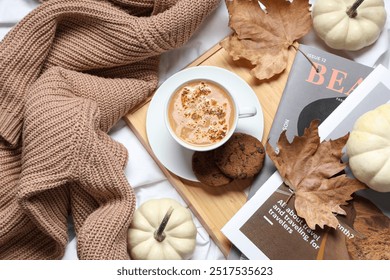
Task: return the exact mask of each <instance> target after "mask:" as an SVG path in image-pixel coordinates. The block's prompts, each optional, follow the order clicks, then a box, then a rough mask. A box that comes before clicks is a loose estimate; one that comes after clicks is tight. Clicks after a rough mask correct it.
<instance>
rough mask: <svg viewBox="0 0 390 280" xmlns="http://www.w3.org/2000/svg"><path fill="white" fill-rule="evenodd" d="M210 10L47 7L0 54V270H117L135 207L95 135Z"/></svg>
mask: <svg viewBox="0 0 390 280" xmlns="http://www.w3.org/2000/svg"><path fill="white" fill-rule="evenodd" d="M218 2H219V0H197V1H194V0H111V1H103V0H101V1H99V0H49V1H43V4H41V5H40V6H39V7H38V8H37V9H35V10H34V11H32V12H31V13H30V14H29V15H27V16H26V17H25V18H24V19H23V20H22V21H21V22H20V23H19V24H18V25H17V26H16V27H15V28H13V29H12V31H11V32H10V33H9V34H8V35H7V36H6V37H5V38H4V40H3V41H2V42H1V44H0V259H58V258H61V257H62V256H63V254H64V250H65V246H66V244H67V241H68V240H67V239H68V235H67V219H68V216H69V215H71V217H72V218H73V221H74V225H75V231H76V234H77V238H78V243H77V249H78V256H79V258H81V259H127V258H129V255H128V253H127V249H126V232H127V228H128V226H129V223H130V222H131V218H132V214H133V211H134V208H135V196H134V193H133V190H132V188H131V187H130V185H129V184H128V182H127V180H126V177H125V176H124V172H123V169H124V166H125V164H126V159H127V151H126V150H125V148H124V147H123V146H122V145H121V144H119V143H117V142H115V141H113V140H112V139H111V138H110V137H109V136H108V135H107V134H106V133H107V131H109V129H110V128H111V127H112V126H113V125H114V124H115V123H116V122H117V121H118V120H119V119H120V118H121V117H122V116H123V115H124V114H125V113H126V112H128V111H129V110H130V109H131V108H132V107H134V106H135V105H137V104H138V103H139V102H141V101H142V100H144V99H145V98H146V97H147V96H148V95H150V93H151V92H152V91H153V90H154V89H155V87H156V85H157V78H158V77H157V69H158V55H160V54H161V53H162V52H164V51H167V50H170V49H173V48H175V47H178V46H180V45H182V44H184V43H185V42H186V41H187V40H188V38H189V37H190V35H191V34H192V33H193V32H194V31H195V30H196V28H197V27H198V26H199V24H200V23H201V22H202V20H203V19H204V18H205V17H206V16H207V15H208V14H209V13H210V12H211V11H212V10H213V9H214V8H215V7H216V6H217V4H218Z"/></svg>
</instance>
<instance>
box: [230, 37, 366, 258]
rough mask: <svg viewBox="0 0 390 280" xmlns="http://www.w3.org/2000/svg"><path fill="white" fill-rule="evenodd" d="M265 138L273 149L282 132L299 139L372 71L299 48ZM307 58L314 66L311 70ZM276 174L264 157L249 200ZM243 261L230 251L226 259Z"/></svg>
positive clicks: (272, 166)
mask: <svg viewBox="0 0 390 280" xmlns="http://www.w3.org/2000/svg"><path fill="white" fill-rule="evenodd" d="M299 49H300V50H301V51H302V52H303V53H304V54H306V56H307V58H306V57H305V56H304V55H303V54H302V53H301V52H297V54H296V56H295V59H294V62H293V65H292V67H291V70H290V74H289V77H288V80H287V83H286V86H285V89H284V92H283V95H282V98H281V100H280V103H279V106H278V110H277V112H276V114H275V117H274V121H273V123H272V127H271V130H270V132H269V135H268V139H269V142H270V144H271V145H272V146H273V147H275V146H276V141H277V140H278V138H279V135H280V133H281V132H282V131H283V130H287V132H286V135H287V138H288V139H289V140H291V139H292V138H293V137H294V135H301V134H302V133H303V129H304V128H305V127H308V126H309V124H310V122H311V120H313V119H319V120H320V121H323V120H325V119H326V117H327V116H328V115H329V114H330V113H331V112H332V111H333V110H334V109H335V108H337V106H338V105H340V103H341V102H342V101H343V100H344V99H345V98H346V97H347V96H348V95H349V94H351V92H352V91H353V90H354V89H355V88H356V87H357V86H358V85H359V84H360V83H361V82H362V81H363V79H364V78H365V77H366V76H367V75H368V74H369V73H370V72H371V71H372V68H371V67H368V66H365V65H362V64H359V63H357V62H354V61H352V60H348V59H345V58H343V57H340V56H337V55H334V54H331V53H329V52H326V51H323V50H320V49H317V48H315V47H311V46H307V45H304V44H300V46H299ZM308 58H309V59H310V60H311V61H312V62H313V63H314V64H315V65H316V67H317V69H316V68H314V67H313V66H312V65H311V64H310V62H309V60H308ZM317 71H318V72H317ZM275 171H276V168H275V166H274V164H273V163H272V161H271V159H270V158H269V157H268V156H267V155H266V157H265V160H264V165H263V168H262V170H261V172H260V174H259V175H258V176H257V177H256V178H255V180H254V182H253V183H252V186H251V188H250V190H249V192H248V199H250V198H251V197H252V196H253V195H254V194H255V193H256V191H257V190H258V189H259V187H260V186H262V185H263V184H264V183H265V181H266V180H267V179H268V178H270V176H271V175H272V174H273V173H274V172H275ZM238 258H241V259H245V256H241V254H240V252H239V251H238V250H236V248H233V249H232V250H231V252H230V254H229V259H238Z"/></svg>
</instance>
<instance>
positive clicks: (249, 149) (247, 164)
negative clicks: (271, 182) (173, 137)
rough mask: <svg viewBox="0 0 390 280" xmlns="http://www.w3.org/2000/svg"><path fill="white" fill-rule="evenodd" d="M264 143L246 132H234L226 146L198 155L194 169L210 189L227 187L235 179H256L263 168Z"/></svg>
mask: <svg viewBox="0 0 390 280" xmlns="http://www.w3.org/2000/svg"><path fill="white" fill-rule="evenodd" d="M264 157H265V151H264V146H263V144H262V143H261V142H260V141H259V140H258V139H257V138H255V137H253V136H251V135H248V134H245V133H234V134H233V135H232V137H231V138H230V139H229V141H227V142H226V143H225V144H224V145H222V146H221V147H219V148H218V149H216V150H213V151H208V152H195V153H194V155H193V156H192V169H193V171H194V174H195V176H196V178H198V180H199V181H200V182H202V183H204V184H206V185H208V186H213V187H219V186H224V185H226V184H228V183H230V182H231V181H233V180H234V179H246V178H250V177H254V176H255V175H256V174H258V173H259V172H260V170H261V169H262V167H263V163H264Z"/></svg>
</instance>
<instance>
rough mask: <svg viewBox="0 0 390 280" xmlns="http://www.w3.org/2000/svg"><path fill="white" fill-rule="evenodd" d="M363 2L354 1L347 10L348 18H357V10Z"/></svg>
mask: <svg viewBox="0 0 390 280" xmlns="http://www.w3.org/2000/svg"><path fill="white" fill-rule="evenodd" d="M363 2H364V0H356V1H355V3H353V4H352V6H351V7H350V8H349V9H348V10H347V15H348V16H349V17H350V18H354V17H356V16H357V11H356V10H357V8H359V6H360V5H361V4H362V3H363Z"/></svg>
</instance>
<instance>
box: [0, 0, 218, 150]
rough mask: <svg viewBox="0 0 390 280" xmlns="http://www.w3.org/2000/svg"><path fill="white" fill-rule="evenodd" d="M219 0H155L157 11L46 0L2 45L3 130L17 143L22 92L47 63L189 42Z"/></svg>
mask: <svg viewBox="0 0 390 280" xmlns="http://www.w3.org/2000/svg"><path fill="white" fill-rule="evenodd" d="M113 2H117V3H118V2H122V4H123V2H127V4H128V5H131V3H145V5H150V1H145V0H144V1H136V0H134V1H124V0H121V1H113ZM218 2H219V0H202V1H192V0H178V1H174V0H161V1H155V3H154V9H153V11H152V13H153V14H152V15H150V16H143V17H138V16H133V15H130V14H128V13H127V12H125V11H123V10H122V9H120V8H118V6H116V5H113V4H112V3H111V2H108V1H96V0H52V1H45V2H44V3H43V4H42V5H40V6H39V7H38V8H37V9H36V10H34V11H33V12H32V13H30V14H29V15H28V16H27V17H25V18H24V19H23V20H22V21H21V22H20V23H19V24H18V25H17V26H16V27H15V28H14V29H13V30H12V31H11V32H10V33H9V34H8V35H7V36H6V38H5V39H4V41H3V42H2V43H1V45H0V136H1V137H2V138H4V139H5V140H6V141H7V142H9V143H10V144H12V145H16V143H17V141H18V140H19V136H20V129H21V125H22V120H21V115H22V114H21V113H22V110H23V105H24V104H23V100H24V99H23V96H24V95H25V92H26V90H27V89H28V88H29V87H30V86H31V84H32V83H33V82H34V81H35V80H36V79H37V78H38V77H39V75H40V74H41V73H42V71H44V70H45V69H48V68H50V67H51V66H61V67H64V68H66V69H70V70H76V71H86V70H94V69H104V68H112V67H116V66H121V65H128V64H131V63H135V62H138V61H142V60H144V59H146V58H149V57H153V56H156V55H159V54H161V53H162V52H164V51H167V50H170V49H172V48H175V47H178V46H180V45H182V44H183V43H185V42H186V41H187V40H188V38H189V37H190V36H191V34H192V33H193V32H194V31H195V30H196V28H197V27H198V26H199V25H200V23H201V22H202V20H203V19H204V18H205V17H206V16H207V15H208V14H209V13H210V12H211V11H212V10H213V9H214V8H215V7H216V5H217V4H218ZM138 6H139V5H138ZM133 10H134V12H135V11H136V10H137V5H135V4H134V7H133Z"/></svg>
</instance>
